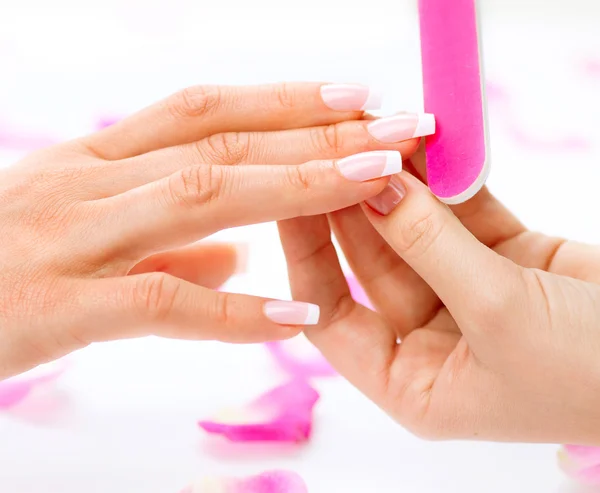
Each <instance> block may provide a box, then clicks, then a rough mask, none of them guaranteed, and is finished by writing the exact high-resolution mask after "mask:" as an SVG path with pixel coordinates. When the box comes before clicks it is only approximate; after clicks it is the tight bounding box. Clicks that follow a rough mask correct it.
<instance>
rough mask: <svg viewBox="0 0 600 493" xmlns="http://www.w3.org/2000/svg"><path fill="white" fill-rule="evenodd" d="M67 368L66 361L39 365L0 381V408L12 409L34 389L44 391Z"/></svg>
mask: <svg viewBox="0 0 600 493" xmlns="http://www.w3.org/2000/svg"><path fill="white" fill-rule="evenodd" d="M65 369H66V364H65V363H64V362H59V363H55V364H53V365H50V367H46V366H44V367H38V368H36V369H35V370H32V371H30V372H27V373H24V374H23V375H19V376H17V377H13V378H9V379H7V380H3V381H0V410H7V409H11V408H13V407H14V406H16V405H18V404H21V403H22V402H23V401H25V399H27V398H29V397H30V396H31V395H32V394H33V393H34V391H35V392H37V391H44V390H46V389H44V387H47V386H51V385H53V384H54V382H55V381H56V380H57V379H58V377H60V376H61V375H62V374H63V372H64V371H65Z"/></svg>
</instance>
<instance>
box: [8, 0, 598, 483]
mask: <svg viewBox="0 0 600 493" xmlns="http://www.w3.org/2000/svg"><path fill="white" fill-rule="evenodd" d="M71 3H73V4H74V2H70V1H66V0H57V1H54V2H47V1H43V0H37V1H34V0H23V1H20V2H12V5H10V6H4V5H3V6H2V15H1V16H0V60H1V61H2V73H3V76H2V77H0V127H2V126H3V125H4V126H6V125H9V126H10V127H11V128H13V129H19V128H20V129H21V130H23V131H27V132H38V133H44V134H45V133H49V134H50V135H51V136H53V137H55V138H58V139H66V138H69V137H72V136H75V135H79V134H81V133H83V132H88V131H90V130H92V129H93V128H94V125H95V122H96V121H97V119H98V118H100V117H103V116H112V115H120V114H123V113H127V112H130V111H133V110H135V109H137V108H139V107H140V106H143V105H145V104H147V103H149V102H151V101H153V100H155V99H158V98H160V97H162V96H164V95H166V94H168V93H170V92H172V91H174V90H176V89H178V88H180V87H183V86H186V85H191V84H197V83H228V84H242V83H258V82H268V81H279V80H332V81H351V82H366V83H370V84H373V85H376V86H379V87H381V88H382V89H384V90H385V94H386V96H387V99H386V102H385V112H392V111H396V110H410V109H420V107H421V105H422V103H421V91H420V72H419V52H418V39H417V24H416V18H415V11H416V9H415V5H414V2H412V0H411V1H408V0H394V1H391V0H370V1H369V2H359V1H353V0H346V1H342V0H320V1H318V2H317V1H312V0H311V1H309V0H304V1H302V2H293V3H292V2H278V3H276V2H269V1H267V0H255V1H254V2H242V0H238V2H236V1H218V2H217V1H216V0H215V1H214V2H213V5H210V4H209V2H206V1H202V2H199V1H196V2H193V1H192V0H171V1H169V2H159V1H154V2H149V1H144V2H142V1H141V0H128V1H126V2H123V1H119V0H105V1H103V2H102V3H98V4H91V3H85V4H82V3H81V2H79V3H78V4H77V6H71V5H70V4H71ZM17 4H18V5H17ZM217 4H218V5H217ZM123 5H125V6H123ZM481 5H482V8H483V10H484V17H483V18H484V36H485V41H486V45H485V53H486V65H487V70H488V73H487V76H488V79H489V80H490V82H491V83H492V84H493V86H494V88H496V90H497V89H502V91H504V92H505V93H506V94H507V97H508V98H509V99H508V100H505V101H499V100H498V98H497V91H496V92H495V94H496V96H495V97H494V98H493V99H492V101H490V114H491V120H492V125H491V130H492V156H493V168H492V169H493V170H492V177H491V179H490V186H491V188H492V190H493V191H495V192H496V193H497V194H498V195H499V196H500V197H501V198H502V199H503V200H504V201H505V202H506V203H507V204H509V205H510V206H511V207H512V208H513V209H514V210H515V211H516V212H517V213H518V214H519V215H520V217H522V219H523V220H524V221H525V222H526V223H527V224H528V225H530V226H531V227H532V228H535V229H540V230H542V231H545V232H548V233H551V234H559V235H565V236H569V237H572V238H576V239H580V240H585V241H598V240H600V228H598V221H599V219H598V218H597V214H596V213H595V212H594V211H596V210H597V202H598V198H597V197H596V194H597V184H598V183H600V180H599V178H600V167H599V166H598V163H599V162H600V119H599V118H598V115H599V114H600V97H599V96H598V87H600V79H599V78H596V79H594V75H593V74H590V73H589V71H586V66H587V64H589V63H591V62H593V61H594V60H599V59H600V29H599V28H598V25H600V3H598V2H597V1H596V0H570V1H568V2H567V1H566V0H561V1H559V0H545V1H541V0H539V1H538V0H510V1H509V0H485V1H482V2H481ZM596 77H597V75H596ZM506 101H510V105H508V104H506ZM507 108H509V110H508V111H507ZM573 136H574V137H577V138H579V139H581V140H582V141H583V142H584V143H587V144H586V145H587V149H583V150H576V149H575V150H574V149H572V148H571V147H570V146H568V145H567V146H563V145H562V144H561V141H562V140H563V139H564V138H569V137H573ZM18 157H19V154H18V153H16V152H12V151H8V150H6V149H5V150H2V149H0V163H2V164H8V163H9V162H11V161H14V160H16V159H17V158H18ZM217 237H219V238H222V239H232V240H235V241H244V242H250V244H251V257H250V270H249V273H248V274H247V275H245V276H243V277H239V278H237V279H235V280H234V281H232V283H230V285H229V288H230V289H232V290H237V291H240V292H247V293H253V294H258V295H268V296H274V297H286V296H288V295H289V292H288V288H287V283H286V277H285V265H284V262H283V256H282V253H281V250H280V247H279V245H278V243H277V238H276V235H275V230H274V227H273V225H270V224H268V225H260V226H255V227H249V228H243V229H238V230H232V231H227V232H224V233H221V234H219V235H217ZM259 273H260V275H259ZM274 369H275V367H274V365H273V363H272V361H271V360H270V359H269V358H268V357H267V354H266V352H265V350H264V348H263V347H261V346H252V347H234V346H227V345H221V344H214V343H189V342H173V341H164V340H158V339H148V340H139V341H128V342H123V343H114V344H103V345H98V346H94V347H90V348H88V349H87V350H85V351H82V352H80V353H79V354H77V355H76V356H75V357H74V365H73V367H72V368H71V369H70V370H69V371H68V372H67V373H66V374H65V376H64V378H63V379H62V380H61V383H60V389H61V390H62V391H63V392H64V393H65V395H66V396H67V397H68V399H69V407H68V409H69V414H68V416H66V418H65V419H64V420H63V421H62V422H61V423H58V424H57V423H54V424H46V425H40V424H37V425H36V424H32V423H30V422H26V421H23V420H18V419H15V418H13V417H7V416H2V415H0V437H1V438H0V491H1V492H2V493H5V492H6V493H38V492H44V493H79V492H82V491H85V492H90V493H92V492H93V493H96V492H98V493H100V492H103V493H104V492H109V491H110V492H112V491H114V492H127V493H170V492H173V493H175V492H176V491H178V489H179V488H180V487H182V486H184V485H185V484H187V483H188V482H190V481H192V480H193V479H196V478H199V477H201V476H204V475H213V474H233V475H244V474H252V473H257V472H260V471H263V470H266V469H271V468H285V469H290V470H294V471H296V472H298V473H300V474H301V475H302V476H303V477H304V478H305V480H306V481H307V484H308V486H309V490H310V491H311V493H313V492H314V493H332V492H336V493H337V492H360V493H362V492H366V493H371V492H378V493H387V492H390V493H391V492H406V493H442V492H444V493H459V492H460V493H482V492H485V493H507V492H510V493H520V492H523V493H559V492H560V493H567V492H575V491H581V490H577V489H575V487H574V486H572V485H569V484H568V483H567V482H566V481H565V480H564V478H563V476H562V475H561V473H560V472H559V471H558V469H557V466H556V463H555V462H556V461H555V453H556V447H555V446H531V445H498V444H485V443H441V444H440V443H435V444H434V443H427V442H423V441H420V440H418V439H415V438H413V437H411V436H410V435H409V434H407V433H406V432H405V431H404V430H402V429H401V428H400V427H399V426H397V425H396V424H394V423H393V422H392V421H391V420H390V419H389V418H387V417H386V416H384V415H383V414H382V413H381V412H380V411H379V410H378V409H377V408H376V407H375V406H374V405H372V404H371V403H370V402H368V401H367V400H366V399H365V398H363V397H362V396H361V395H359V394H358V393H357V392H356V391H355V390H354V389H352V388H351V387H350V386H349V385H348V384H346V383H345V382H344V381H343V380H342V379H334V380H328V381H322V382H319V383H318V388H319V390H320V391H321V392H322V399H321V401H320V403H319V404H318V407H317V408H316V417H315V433H314V438H313V440H312V441H311V442H310V444H309V445H307V446H306V447H302V448H298V449H294V450H288V451H280V450H273V449H269V448H261V449H260V450H259V451H256V450H251V451H248V450H246V449H244V448H241V449H240V450H239V451H238V452H237V453H235V454H232V453H229V454H227V455H219V454H215V452H214V451H213V450H211V449H208V448H207V442H206V440H205V437H204V436H203V435H202V434H201V433H200V431H199V430H198V429H197V427H196V421H197V420H198V419H200V418H205V417H207V416H209V415H210V414H211V413H212V412H214V411H215V410H218V409H219V408H221V407H223V406H227V405H235V404H238V403H243V402H245V401H246V400H249V399H252V398H253V397H255V396H256V395H257V394H258V393H260V392H261V391H263V390H267V389H268V388H269V387H271V386H273V385H275V384H276V383H277V382H278V381H280V380H281V379H282V378H283V377H282V375H280V374H278V373H277V371H274ZM558 425H560V424H558Z"/></svg>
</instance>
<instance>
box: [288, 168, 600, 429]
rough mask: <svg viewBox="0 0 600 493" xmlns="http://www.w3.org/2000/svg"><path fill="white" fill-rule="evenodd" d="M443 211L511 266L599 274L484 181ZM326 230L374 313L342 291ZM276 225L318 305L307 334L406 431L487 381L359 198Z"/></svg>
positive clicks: (488, 374)
mask: <svg viewBox="0 0 600 493" xmlns="http://www.w3.org/2000/svg"><path fill="white" fill-rule="evenodd" d="M408 164H409V166H408V170H409V171H410V172H411V173H412V174H413V175H415V176H419V175H421V174H420V173H419V170H421V171H422V170H423V166H422V165H419V164H418V163H417V164H416V166H415V167H414V168H412V169H411V166H410V163H408ZM421 176H422V175H421ZM452 211H453V213H454V214H455V216H456V217H457V218H458V219H459V220H460V221H461V222H462V223H463V225H464V226H465V227H466V228H467V229H468V230H469V231H470V232H471V233H472V235H473V236H474V237H476V238H477V240H479V242H481V243H483V244H484V245H486V246H487V247H489V248H490V249H493V250H494V251H495V252H497V253H498V254H499V255H502V256H504V257H506V258H508V259H510V260H512V261H513V262H514V263H516V264H518V265H521V266H523V267H527V268H536V269H541V270H549V271H551V272H554V273H558V274H562V275H567V276H571V277H577V278H581V279H584V280H587V281H595V282H597V281H598V280H600V256H598V254H596V253H595V252H585V251H584V252H583V253H582V252H581V251H580V250H581V247H579V246H575V245H572V244H568V243H565V242H563V241H562V240H559V239H554V238H548V237H545V236H543V235H539V234H535V233H531V232H528V231H527V229H526V228H525V227H524V226H523V225H522V224H521V223H520V222H519V221H518V220H517V219H516V218H515V217H514V216H513V215H512V214H511V213H510V212H509V211H508V210H506V209H505V208H504V207H503V206H502V205H501V204H500V203H499V202H498V201H497V200H496V199H495V198H494V197H493V196H492V195H491V194H490V193H489V192H488V191H487V189H484V190H482V191H481V192H480V193H479V194H478V195H477V196H476V197H474V198H473V199H472V200H470V201H469V202H467V203H465V204H462V205H460V206H456V207H453V208H452ZM331 230H333V232H334V233H335V235H336V237H337V239H338V241H339V243H340V246H341V248H342V249H343V251H344V254H345V256H346V258H347V260H348V262H349V264H350V267H351V268H352V270H353V271H354V273H355V274H356V276H357V278H358V279H359V280H360V282H361V284H362V285H363V287H364V288H365V290H366V291H367V293H368V295H369V297H370V298H371V300H372V302H373V303H374V304H375V306H376V308H377V312H376V313H375V312H372V311H370V310H368V309H366V308H364V307H361V306H359V305H356V304H355V303H354V302H353V300H352V299H351V298H350V296H349V292H348V290H347V286H346V284H345V282H344V279H343V276H342V275H341V270H340V268H339V265H338V264H337V253H336V250H335V248H334V247H333V244H332V243H331V238H330V236H331ZM280 232H281V237H282V242H283V244H284V249H285V251H286V257H287V260H288V267H289V273H290V280H291V285H292V291H293V293H294V297H295V298H296V299H300V300H306V301H313V302H317V303H319V304H320V305H321V307H322V319H324V321H323V322H322V326H320V327H316V328H314V329H309V330H307V331H306V334H307V336H308V337H309V338H310V339H311V340H312V342H313V343H314V344H315V345H316V346H317V347H318V348H319V349H320V350H321V351H322V352H323V354H324V355H325V357H326V358H327V359H328V360H329V361H330V362H331V363H332V364H333V365H334V366H335V367H336V368H337V369H338V370H339V371H340V373H341V374H342V375H344V376H345V377H346V378H348V379H349V380H350V381H351V382H352V383H353V384H354V385H355V386H356V387H358V388H359V390H361V391H362V392H363V393H364V394H366V395H367V396H368V397H370V398H371V399H372V400H373V401H375V402H376V403H378V404H379V405H380V406H381V407H383V408H384V409H385V410H387V411H388V412H389V413H390V414H391V415H392V416H402V419H403V421H404V423H405V424H408V423H407V422H408V421H411V420H412V423H413V426H412V428H413V430H415V429H416V428H417V427H416V426H415V424H419V425H422V426H424V429H428V430H431V429H432V426H428V425H427V424H426V421H430V423H437V424H438V425H440V426H443V419H451V418H452V416H456V414H455V413H453V412H452V411H451V410H450V408H451V407H452V406H454V405H456V406H457V409H458V407H459V406H460V408H461V412H464V409H465V408H467V409H468V408H469V407H470V406H469V400H470V399H473V404H475V402H476V396H477V395H478V394H480V393H484V392H487V389H489V388H493V387H494V384H495V383H497V382H495V381H494V379H495V378H497V377H496V376H495V375H494V373H493V372H492V371H490V370H489V369H488V368H486V367H485V366H484V365H482V364H481V363H480V358H478V355H477V354H476V353H475V352H474V349H473V348H472V347H471V345H470V344H469V343H468V341H467V339H466V338H464V337H463V335H462V331H461V327H460V326H459V324H457V323H456V321H455V320H454V318H453V317H452V315H451V314H450V312H449V311H448V310H447V309H446V307H445V306H444V305H443V304H442V302H441V301H440V299H439V298H438V296H437V295H436V294H435V293H434V291H433V290H432V289H431V288H430V287H429V285H428V284H427V283H426V282H425V281H424V280H423V279H421V278H420V277H419V276H418V275H417V274H416V272H415V271H413V270H412V269H411V268H410V267H409V266H408V265H407V264H406V263H405V262H404V261H403V260H402V259H401V258H400V257H399V256H398V254H397V253H396V252H395V251H394V250H393V249H392V248H391V247H390V245H388V243H387V242H386V241H385V240H384V239H383V238H382V237H381V236H380V235H379V233H377V231H376V230H375V229H374V228H373V226H372V225H371V223H370V221H369V220H368V219H367V218H366V216H365V215H364V213H363V211H362V209H361V207H360V206H355V207H351V208H348V209H345V210H342V211H338V212H335V213H333V214H331V215H330V216H329V217H328V218H325V217H324V216H320V217H314V218H298V219H294V220H290V221H286V222H285V223H282V224H281V225H280ZM594 255H596V256H598V257H599V258H592V257H593V256H594ZM590 265H594V266H596V268H592V269H590ZM583 266H586V267H585V268H583ZM462 323H465V322H464V321H463V322H462ZM466 323H468V322H466ZM463 328H464V327H463ZM398 340H400V341H401V344H398ZM440 417H442V419H440ZM449 428H452V427H451V426H449ZM464 431H465V430H463V432H464Z"/></svg>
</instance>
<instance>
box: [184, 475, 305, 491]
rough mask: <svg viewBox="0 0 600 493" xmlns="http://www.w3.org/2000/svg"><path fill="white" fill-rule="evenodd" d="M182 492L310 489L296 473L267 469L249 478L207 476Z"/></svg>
mask: <svg viewBox="0 0 600 493" xmlns="http://www.w3.org/2000/svg"><path fill="white" fill-rule="evenodd" d="M181 493H308V489H307V487H306V483H305V482H304V481H303V479H302V478H301V477H300V476H298V474H296V473H293V472H289V471H267V472H264V473H262V474H259V475H257V476H250V477H247V478H206V479H204V480H202V481H200V482H198V483H196V484H194V485H192V486H189V487H187V488H185V489H184V490H182V491H181Z"/></svg>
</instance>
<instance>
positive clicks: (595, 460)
mask: <svg viewBox="0 0 600 493" xmlns="http://www.w3.org/2000/svg"><path fill="white" fill-rule="evenodd" d="M558 458H559V464H560V466H561V468H562V470H563V471H564V472H565V473H566V474H568V475H569V476H570V477H572V478H573V479H575V480H577V481H579V482H581V483H586V484H594V485H600V447H582V446H576V445H565V446H564V447H563V448H561V449H560V451H559V453H558Z"/></svg>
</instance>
